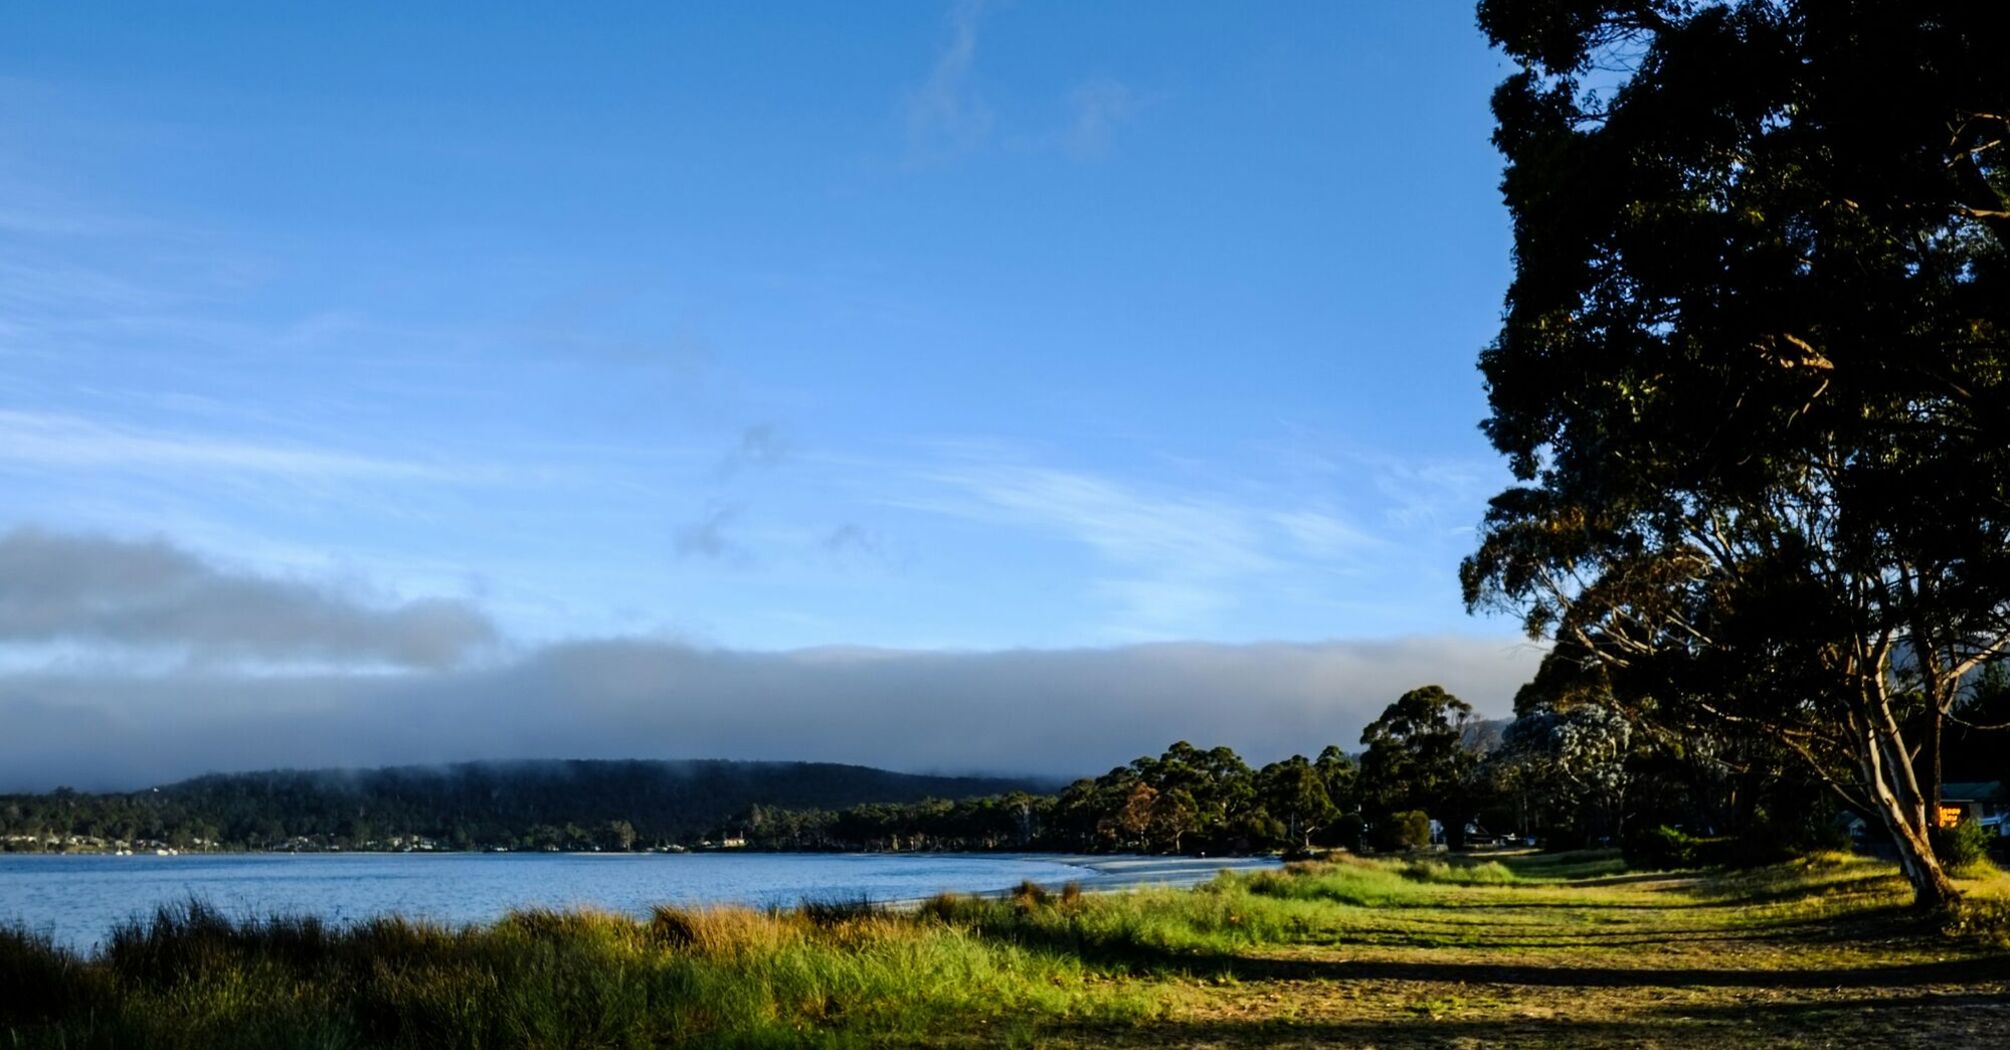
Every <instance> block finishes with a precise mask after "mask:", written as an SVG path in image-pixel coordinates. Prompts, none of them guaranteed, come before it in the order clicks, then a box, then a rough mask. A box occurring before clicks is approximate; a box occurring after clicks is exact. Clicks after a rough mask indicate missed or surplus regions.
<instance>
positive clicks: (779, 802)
mask: <svg viewBox="0 0 2010 1050" xmlns="http://www.w3.org/2000/svg"><path fill="white" fill-rule="evenodd" d="M1052 786H1053V785H1051V784H1047V783H1043V782H1039V781H1034V780H1016V779H1010V778H995V777H949V776H922V775H915V774H908V773H893V772H888V771H887V770H883V769H871V768H868V767H864V766H847V765H836V764H831V763H818V762H726V761H680V762H661V761H625V762H624V761H523V762H472V763H459V764H454V765H445V766H409V767H397V768H388V769H373V770H278V771H269V772H258V773H228V774H211V775H208V776H202V777H197V778H195V779H193V780H186V781H182V782H180V783H176V784H169V785H164V786H162V787H159V788H153V789H148V790H145V791H137V792H131V793H121V794H102V795H92V794H82V793H77V792H71V791H65V790H59V791H56V792H52V793H50V794H43V795H12V796H0V838H4V840H5V844H6V845H7V846H8V847H10V848H15V849H21V848H43V847H47V846H48V845H51V843H49V842H48V838H49V837H50V836H60V837H61V839H62V840H64V841H63V844H64V845H73V846H77V847H82V848H93V847H100V848H103V847H109V846H110V845H112V844H114V843H117V842H120V841H124V842H127V843H133V844H141V843H145V844H149V845H154V844H159V845H170V846H177V847H182V848H187V847H190V846H206V845H211V844H221V845H223V846H225V847H231V848H249V849H270V848H285V847H287V846H289V845H290V846H293V847H295V848H325V847H329V846H340V847H343V848H348V849H358V848H403V847H405V846H409V845H412V843H413V839H414V837H418V838H421V839H424V840H427V842H428V843H430V844H433V845H437V846H438V847H440V848H448V849H456V848H457V849H469V848H482V847H494V846H501V847H509V848H519V849H523V848H529V849H539V848H546V847H556V848H560V849H584V848H594V847H599V848H609V849H627V848H633V847H636V846H650V845H656V844H671V843H684V842H693V841H696V840H698V839H700V838H701V837H703V836H706V835H708V834H711V833H712V832H713V831H714V830H715V829H717V828H719V827H720V826H721V825H724V824H726V823H727V822H729V821H732V820H733V819H734V818H736V817H741V816H744V815H745V814H746V813H748V812H749V810H750V809H751V808H753V807H756V806H760V807H780V808H787V809H838V808H843V807H847V806H855V805H859V804H861V803H868V802H917V801H920V800H922V799H927V798H941V799H961V798H970V797H974V796H979V795H999V794H1006V793H1010V792H1014V791H1045V790H1050V789H1051V788H1052ZM71 836H76V837H79V838H81V839H84V840H86V841H84V842H79V843H74V844H72V843H69V842H68V841H67V840H68V839H69V837H71ZM31 837H32V838H33V839H35V840H37V841H34V842H31V841H29V840H30V838H31ZM91 840H95V841H91ZM198 840H200V841H198Z"/></svg>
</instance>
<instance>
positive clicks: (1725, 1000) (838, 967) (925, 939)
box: [0, 854, 2010, 1048]
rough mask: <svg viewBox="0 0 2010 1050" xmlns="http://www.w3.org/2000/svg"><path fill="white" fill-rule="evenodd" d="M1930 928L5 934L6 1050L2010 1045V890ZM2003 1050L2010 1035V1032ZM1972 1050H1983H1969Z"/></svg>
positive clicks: (1265, 923) (1332, 883)
mask: <svg viewBox="0 0 2010 1050" xmlns="http://www.w3.org/2000/svg"><path fill="white" fill-rule="evenodd" d="M1969 886H1970V889H1971V891H1972V892H1971V896H1972V898H1973V903H1972V905H1971V906H1970V908H1969V909H1968V910H1967V911H1966V912H1965V913H1964V914H1963V915H1961V916H1958V917H1954V918H1952V919H1951V920H1950V919H1949V918H1947V917H1922V916H1918V915H1915V914H1913V913H1911V912H1909V911H1907V910H1906V909H1905V908H1904V907H1903V905H1904V902H1905V899H1906V890H1905V887H1904V885H1903V883H1902V881H1901V880H1899V879H1898V878H1897V877H1896V875H1895V874H1894V873H1893V872H1892V871H1891V870H1890V869H1889V868H1888V866H1885V865H1883V864H1880V863H1878V862H1875V861H1869V860H1865V859H1861V858H1852V857H1845V856H1840V855H1831V856H1824V857H1818V858H1812V859H1810V860H1807V861H1802V862H1797V863H1794V864H1790V865H1782V866H1777V867H1774V868H1768V869H1761V870H1758V871H1754V872H1746V873H1740V874H1733V875H1711V876H1699V875H1694V874H1689V875H1684V874H1672V875H1671V874H1655V873H1626V872H1623V871H1621V870H1620V868H1619V864H1618V862H1617V860H1616V858H1614V857H1613V856H1611V855H1610V854H1575V855H1561V856H1528V857H1507V858H1503V859H1501V860H1496V861H1484V862H1468V863H1457V864H1448V863H1445V862H1443V861H1439V860H1418V861H1409V862H1404V861H1379V862H1369V861H1358V860H1349V861H1344V862H1338V863H1327V864H1304V865H1294V866H1293V867H1292V868H1290V869H1289V870H1287V871H1284V872H1280V873H1260V874H1256V875H1248V876H1236V877H1223V878H1221V879H1218V880H1217V881H1215V882H1214V883H1212V884H1209V885H1207V886H1204V887H1201V888H1199V889H1196V890H1191V891H1172V890H1157V891H1139V892H1130V893H1121V894H1108V895H1095V894H1091V895H1080V894H1075V893H1072V892H1066V891H1060V890H1049V889H1041V888H1037V887H1031V886H1028V887H1024V888H1022V891H1021V892H1019V893H1017V894H1015V895H1014V896H1012V897H1010V898H1007V899H1002V900H1000V899H973V898H959V897H940V898H936V899H934V900H931V901H929V902H927V903H926V904H924V905H923V906H921V907H919V908H917V909H913V910H911V911H904V912H901V913H898V914H889V913H886V912H883V911H880V910H878V909H874V908H871V907H867V906H860V905H845V904H827V905H817V906H810V907H805V908H800V909H796V910H794V911H788V912H773V913H769V912H755V911H750V910H746V909H737V908H716V909H671V908H664V909H659V910H658V911H657V912H656V913H655V914H654V915H653V916H652V917H650V918H649V919H646V920H638V919H634V918H629V917H623V916H613V915H604V914H593V913H553V912H527V913H521V914H517V915H513V916H511V917H509V918H507V919H505V920H503V921H501V922H498V923H495V924H493V925H488V926H483V927H477V928H470V929H449V928H443V927H438V926H431V925H426V924H423V923H415V922H410V921H405V920H400V919H384V920H377V921H373V922H368V923H363V924H360V925H356V926H335V925H330V924H324V923H321V922H317V921H315V920H312V919H271V920H250V921H246V920H234V919H231V918H229V917H226V916H223V915H220V914H218V913H216V912H214V911H212V910H210V909H208V908H205V907H202V906H200V905H191V906H186V907H182V908H178V909H173V910H170V911H166V912H163V913H160V914H158V915H155V916H153V917H151V918H150V919H148V920H146V921H143V922H135V923H132V924H129V925H127V926H125V927H122V928H120V929H118V930H117V931H115V932H114V933H113V935H112V936H111V938H110V939H109V942H108V943H107V945H106V946H105V947H104V948H103V949H102V950H101V951H100V952H98V953H96V954H94V955H92V956H91V957H89V958H83V957H78V956H75V955H72V954H69V953H66V952H63V951H61V950H58V949H56V948H54V947H52V946H51V945H49V944H47V943H46V942H44V941H41V940H38V939H37V938H35V937H33V936H30V935H26V934H23V933H20V932H18V931H17V932H12V933H7V934H4V935H0V1046H34V1047H65V1048H70V1047H113V1046H119V1047H141V1046H144V1047H331V1048H332V1047H357V1046H396V1047H505V1046H552V1047H602V1046H605V1047H628V1046H636V1047H640V1046H659V1045H665V1044H676V1043H699V1044H706V1045H722V1046H768V1045H802V1044H811V1045H884V1044H888V1043H893V1044H921V1045H995V1044H1007V1045H1009V1044H1040V1045H1083V1046H1087V1045H1101V1044H1107V1043H1113V1042H1114V1043H1129V1044H1133V1045H1139V1046H1146V1045H1178V1044H1193V1045H1244V1044H1247V1045H1269V1044H1273V1043H1286V1044H1289V1043H1294V1042H1296V1043H1306V1044H1312V1043H1321V1044H1330V1043H1338V1044H1340V1045H1356V1044H1358V1045H1370V1044H1372V1045H1377V1046H1403V1045H1442V1044H1443V1043H1445V1042H1447V1041H1464V1042H1466V1043H1471V1044H1478V1045H1487V1044H1489V1043H1495V1042H1507V1043H1514V1042H1535V1043H1542V1044H1546V1045H1559V1044H1562V1045H1569V1044H1572V1043H1576V1044H1580V1045H1586V1046H1592V1045H1611V1044H1614V1043H1629V1042H1632V1043H1652V1044H1654V1045H1697V1046H1703V1045H1714V1044H1716V1043H1720V1042H1722V1041H1723V1040H1725V1039H1728V1038H1738V1039H1741V1040H1743V1041H1745V1042H1753V1041H1759V1042H1773V1043H1779V1044H1783V1045H1803V1044H1804V1045H1811V1046H1812V1045H1834V1044H1835V1043H1837V1042H1842V1041H1847V1040H1846V1039H1845V1038H1844V1037H1847V1036H1849V1033H1852V1032H1856V1033H1859V1034H1860V1035H1861V1037H1862V1038H1864V1039H1869V1040H1872V1041H1875V1042H1878V1043H1881V1044H1890V1043H1894V1042H1896V1043H1900V1044H1903V1043H1906V1042H1917V1043H1918V1045H1933V1046H1936V1047H1940V1048H1946V1047H1950V1046H1958V1045H1966V1044H1967V1042H1968V1041H1969V1040H1970V1038H1971V1036H1972V1037H1973V1038H1975V1039H1980V1038H1981V1034H1980V1033H1982V1032H1983V1031H1984V1029H1982V1028H1979V1027H1977V1026H1982V1025H2010V998H2006V995H2005V989H2006V983H2005V982H2006V981H2010V945H2006V944H2005V942H2004V940H2003V938H2002V933H2001V931H2002V929H2003V928H2004V925H2003V920H2004V916H2005V909H2006V906H2005V901H2006V900H2010V885H2006V880H2005V879H2004V878H2003V877H2002V876H1999V875H1995V874H1993V873H1991V874H1982V875H1979V876H1978V877H1976V878H1973V879H1971V880H1969ZM2004 1030H2010V1029H2004ZM1977 1045H1980V1044H1977Z"/></svg>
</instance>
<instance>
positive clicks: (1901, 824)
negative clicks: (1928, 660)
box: [1860, 731, 1961, 908]
mask: <svg viewBox="0 0 2010 1050" xmlns="http://www.w3.org/2000/svg"><path fill="white" fill-rule="evenodd" d="M1893 744H1894V750H1895V752H1896V754H1894V755H1892V756H1890V760H1889V761H1887V760H1886V757H1887V756H1886V755H1885V749H1884V747H1883V742H1882V741H1880V740H1879V739H1878V734H1877V733H1876V732H1875V731H1872V732H1870V733H1867V734H1865V736H1864V738H1863V739H1862V741H1861V744H1860V746H1862V747H1864V754H1863V755H1862V761H1861V763H1860V768H1861V769H1862V771H1863V774H1864V780H1865V782H1866V783H1865V784H1864V786H1865V787H1866V788H1868V789H1869V792H1870V796H1871V801H1872V802H1874V803H1875V804H1876V808H1877V815H1878V818H1879V819H1880V820H1882V821H1883V822H1884V827H1885V831H1886V833H1887V834H1889V835H1890V836H1891V841H1892V844H1893V845H1894V846H1897V847H1898V865H1899V868H1900V869H1901V870H1903V871H1904V872H1905V878H1906V881H1907V882H1910V883H1912V903H1913V906H1914V907H1917V908H1941V907H1946V906H1947V905H1950V904H1953V903H1954V902H1956V901H1958V900H1960V899H1961V891H1960V890H1959V889H1956V888H1955V886H1954V881H1953V880H1952V879H1949V878H1948V877H1947V871H1946V869H1944V868H1942V867H1941V866H1940V858H1938V857H1936V856H1934V853H1933V842H1932V840H1931V839H1930V838H1928V835H1927V829H1928V828H1930V827H1931V826H1932V825H1931V824H1930V823H1929V822H1928V818H1927V809H1926V803H1925V799H1924V798H1922V797H1921V793H1920V791H1919V790H1918V788H1917V786H1916V784H1908V783H1907V781H1908V780H1910V779H1911V777H1910V774H1911V766H1910V764H1909V763H1907V762H1906V759H1905V751H1904V747H1903V745H1901V744H1898V743H1897V742H1896V741H1894V742H1893ZM1901 777H1903V778H1904V779H1900V778H1901ZM1894 781H1896V783H1894ZM1907 788H1910V790H1907ZM1908 796H1909V797H1908Z"/></svg>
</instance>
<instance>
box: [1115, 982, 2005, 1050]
mask: <svg viewBox="0 0 2010 1050" xmlns="http://www.w3.org/2000/svg"><path fill="white" fill-rule="evenodd" d="M1416 1012H1417V1016H1416V1017H1414V1018H1405V1019H1399V1020H1366V1019H1364V1020H1360V1021H1351V1020H1350V1021H1294V1020H1288V1019H1279V1018H1271V1019H1264V1020H1259V1021H1211V1020H1201V1021H1187V1022H1182V1021H1167V1022H1163V1023H1159V1024H1153V1025H1148V1026H1143V1027H1140V1028H1137V1029H1132V1030H1128V1031H1125V1030H1115V1029H1104V1030H1093V1031H1092V1030H1087V1029H1078V1030H1076V1031H1077V1032H1079V1033H1081V1035H1082V1037H1083V1038H1084V1041H1086V1042H1093V1043H1095V1044H1097V1045H1113V1046H1117V1045H1132V1046H1176V1045H1182V1044H1193V1045H1204V1046H1222V1047H1243V1046H1270V1045H1280V1044H1282V1045H1319V1046H1374V1047H1378V1048H1384V1050H1389V1048H1400V1047H1422V1046H1429V1047H1443V1046H1476V1045H1477V1046H1496V1045H1507V1046H1544V1047H1610V1046H1653V1047H1685V1048H1686V1047H1711V1048H1716V1047H1724V1046H1747V1045H1754V1044H1760V1045H1765V1044H1771V1043H1776V1042H1780V1041H1791V1042H1792V1043H1793V1044H1794V1045H1799V1044H1800V1043H1801V1042H1802V1041H1803V1040H1805V1039H1807V1038H1809V1037H1811V1036H1812V1037H1815V1038H1816V1040H1817V1042H1818V1043H1819V1044H1820V1045H1830V1044H1832V1043H1833V1042H1835V1041H1836V1040H1837V1039H1843V1038H1850V1037H1855V1038H1858V1039H1862V1040H1866V1041H1868V1042H1869V1043H1870V1045H1876V1046H1892V1045H1911V1046H1946V1045H1950V1044H1952V1045H1977V1044H1975V1043H1974V1040H1975V1039H1977V1038H1987V1037H1988V1034H1989V1033H1992V1032H1999V1031H2002V1030H2003V1029H2004V1026H2006V1025H2010V998H2006V997H2005V996H2003V995H2001V994H1988V993H1961V994H1951V995H1933V994H1923V995H1875V996H1857V997H1851V998H1845V999H1830V1000H1824V1001H1822V1002H1790V1003H1727V1004H1721V1005H1707V1004H1704V1005H1687V1006H1670V1007H1659V1008H1649V1009H1646V1010H1643V1011H1641V1012H1640V1014H1639V1015H1638V1016H1637V1017H1634V1018H1631V1019H1620V1018H1612V1019H1599V1020H1582V1019H1570V1018H1532V1017H1525V1016H1511V1015H1510V1016H1501V1017H1496V1018H1469V1017H1462V1018H1441V1017H1433V1016H1430V1014H1429V1009H1428V1007H1427V1006H1421V1005H1420V1007H1418V1008H1417V1011H1416Z"/></svg>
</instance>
